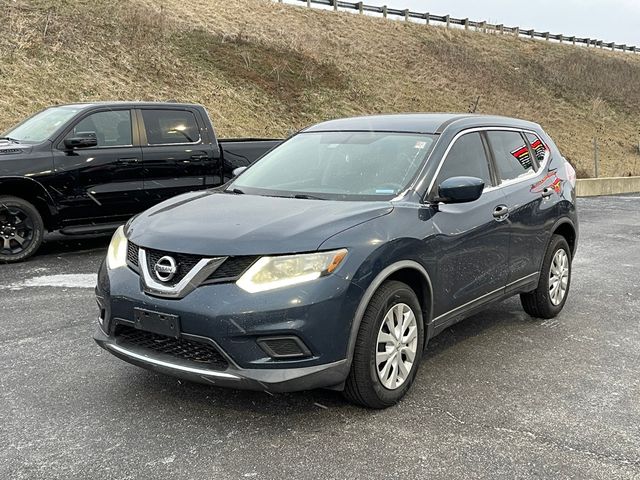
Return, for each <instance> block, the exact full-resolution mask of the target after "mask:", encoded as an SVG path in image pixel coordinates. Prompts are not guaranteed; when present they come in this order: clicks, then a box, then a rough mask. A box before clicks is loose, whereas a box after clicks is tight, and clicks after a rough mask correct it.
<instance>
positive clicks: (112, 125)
mask: <svg viewBox="0 0 640 480" xmlns="http://www.w3.org/2000/svg"><path fill="white" fill-rule="evenodd" d="M132 119H133V117H132V113H131V110H130V109H127V108H123V109H117V108H115V109H114V108H105V109H101V110H97V111H96V110H92V111H90V112H87V114H86V115H83V116H81V117H79V118H77V119H75V120H74V121H73V122H72V123H71V124H70V125H69V128H68V129H66V130H65V132H64V133H63V134H62V135H61V137H59V138H58V139H57V140H56V142H54V145H53V161H54V176H53V180H52V183H51V187H52V188H51V192H52V196H55V197H56V198H55V200H56V201H57V203H58V205H59V208H60V214H61V216H62V221H63V224H64V225H65V226H66V225H86V224H94V223H113V222H117V221H120V220H123V219H126V218H128V217H129V216H131V215H133V214H135V213H137V212H138V211H140V210H141V208H140V202H141V200H142V196H143V194H144V191H143V182H142V165H141V163H140V159H141V156H142V155H141V154H142V152H141V149H140V147H139V146H135V144H136V141H135V135H134V131H135V122H133V121H132ZM74 136H75V137H77V136H94V137H95V138H96V139H97V140H98V145H97V147H92V148H81V149H75V150H66V149H65V147H64V139H65V138H70V137H74Z"/></svg>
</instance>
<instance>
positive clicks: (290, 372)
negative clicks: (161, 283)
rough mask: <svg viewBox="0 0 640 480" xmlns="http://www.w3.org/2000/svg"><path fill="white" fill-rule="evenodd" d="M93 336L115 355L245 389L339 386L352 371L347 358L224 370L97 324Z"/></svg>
mask: <svg viewBox="0 0 640 480" xmlns="http://www.w3.org/2000/svg"><path fill="white" fill-rule="evenodd" d="M94 339H95V341H96V343H97V344H98V345H100V346H101V347H102V348H104V349H105V350H107V351H108V352H109V353H111V354H113V355H115V356H116V357H118V358H120V359H122V360H124V361H126V362H128V363H131V364H133V365H137V366H139V367H142V368H146V369H148V370H153V371H157V372H160V373H164V374H168V375H172V376H175V377H179V378H183V379H185V380H190V381H194V382H199V383H205V384H209V385H217V386H220V387H228V388H237V389H242V390H261V391H268V392H294V391H301V390H312V389H314V388H322V387H332V386H334V387H340V385H341V384H342V382H343V381H344V379H345V378H346V377H347V374H348V373H349V365H348V363H347V360H346V359H345V360H340V361H337V362H334V363H329V364H324V365H314V366H310V367H301V368H278V369H264V368H253V369H245V368H240V367H237V366H234V365H232V364H229V367H228V368H226V369H225V370H210V369H205V368H198V367H197V366H194V365H193V363H192V362H188V361H182V360H180V359H177V358H174V357H170V356H168V355H163V354H157V353H153V352H150V351H149V350H147V349H143V348H136V347H132V346H129V345H127V346H123V345H119V344H118V343H117V342H116V341H115V340H114V339H113V338H111V337H108V336H107V335H105V334H104V332H103V331H102V330H101V329H100V328H99V327H98V328H97V330H96V332H95V334H94Z"/></svg>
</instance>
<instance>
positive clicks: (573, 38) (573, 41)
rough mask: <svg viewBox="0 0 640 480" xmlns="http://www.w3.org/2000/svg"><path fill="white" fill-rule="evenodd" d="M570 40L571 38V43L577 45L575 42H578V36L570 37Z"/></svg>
mask: <svg viewBox="0 0 640 480" xmlns="http://www.w3.org/2000/svg"><path fill="white" fill-rule="evenodd" d="M570 40H571V43H572V44H573V45H575V44H576V37H571V39H570Z"/></svg>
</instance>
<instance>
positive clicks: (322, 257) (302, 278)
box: [236, 248, 347, 293]
mask: <svg viewBox="0 0 640 480" xmlns="http://www.w3.org/2000/svg"><path fill="white" fill-rule="evenodd" d="M346 255H347V250H346V249H344V248H343V249H341V250H333V251H331V252H318V253H305V254H301V255H282V256H277V257H262V258H260V260H258V261H257V262H256V263H254V264H253V265H252V266H251V267H250V268H249V270H247V271H246V272H245V273H244V274H243V275H242V277H240V278H239V279H238V281H237V282H236V283H237V285H238V286H239V287H240V288H242V289H243V290H246V291H247V292H249V293H256V292H264V291H266V290H273V289H274V288H280V287H288V286H291V285H296V284H298V283H304V282H309V281H311V280H315V279H316V278H319V277H322V276H323V275H328V274H330V273H332V272H333V271H335V270H336V268H338V266H339V265H340V263H342V260H344V257H346Z"/></svg>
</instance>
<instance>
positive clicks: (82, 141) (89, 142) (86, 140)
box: [64, 137, 98, 150]
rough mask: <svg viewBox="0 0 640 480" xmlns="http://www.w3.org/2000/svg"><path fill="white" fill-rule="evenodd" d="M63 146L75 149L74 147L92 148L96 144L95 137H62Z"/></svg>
mask: <svg viewBox="0 0 640 480" xmlns="http://www.w3.org/2000/svg"><path fill="white" fill-rule="evenodd" d="M64 146H65V148H66V149H67V150H75V149H76V148H92V147H97V146H98V139H97V138H96V137H71V138H65V139H64Z"/></svg>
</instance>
